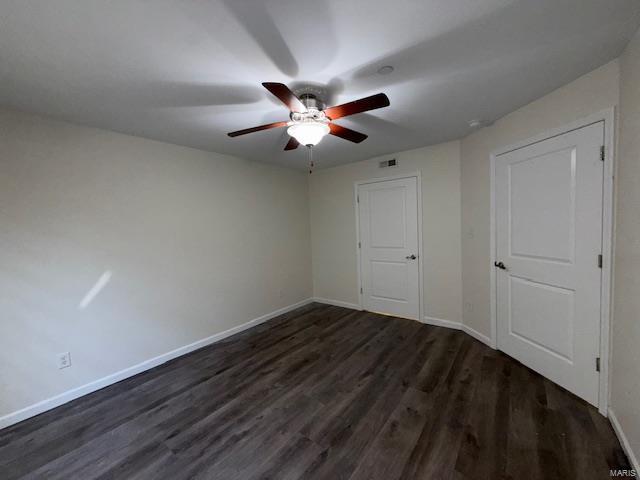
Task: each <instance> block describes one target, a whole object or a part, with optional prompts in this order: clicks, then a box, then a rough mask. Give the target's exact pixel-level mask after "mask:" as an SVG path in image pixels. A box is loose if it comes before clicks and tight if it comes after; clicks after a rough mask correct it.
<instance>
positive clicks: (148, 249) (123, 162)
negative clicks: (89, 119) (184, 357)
mask: <svg viewBox="0 0 640 480" xmlns="http://www.w3.org/2000/svg"><path fill="white" fill-rule="evenodd" d="M0 152H1V155H0V259H1V261H0V312H2V316H1V317H0V417H2V416H3V415H6V414H8V413H10V412H14V411H16V410H18V409H21V408H23V407H26V406H29V405H31V404H33V403H35V402H39V401H41V400H44V399H47V398H49V397H52V396H54V395H57V394H60V393H62V392H65V391H67V390H69V389H72V388H75V387H78V386H80V385H83V384H86V383H88V382H91V381H94V380H96V379H98V378H101V377H104V376H106V375H109V374H111V373H113V372H117V371H119V370H122V369H124V368H126V367H129V366H131V365H134V364H137V363H139V362H142V361H144V360H146V359H149V358H151V357H154V356H157V355H160V354H163V353H165V352H168V351H170V350H173V349H176V348H178V347H181V346H183V345H186V344H189V343H191V342H194V341H196V340H199V339H202V338H204V337H207V336H210V335H212V334H215V333H217V332H221V331H224V330H227V329H229V328H231V327H234V326H237V325H240V324H242V323H245V322H247V321H249V320H251V319H254V318H256V317H258V316H261V315H263V314H267V313H269V312H272V311H274V310H276V309H279V308H281V307H284V306H287V305H290V304H293V303H295V302H298V301H301V300H304V299H307V298H308V297H310V296H311V264H310V261H309V259H310V255H311V253H310V240H309V212H308V185H307V174H306V173H302V172H296V171H292V170H286V169H282V168H277V167H273V166H268V165H266V164H257V163H251V162H248V161H245V160H241V159H238V158H233V157H228V156H223V155H217V154H213V153H207V152H202V151H198V150H193V149H189V148H184V147H178V146H174V145H169V144H165V143H160V142H154V141H150V140H144V139H141V138H135V137H130V136H126V135H121V134H116V133H112V132H107V131H103V130H96V129H90V128H84V127H79V126H74V125H70V124H67V123H62V122H58V121H53V120H48V119H43V118H38V117H36V116H32V115H28V114H23V113H17V112H11V111H6V110H0ZM105 271H110V272H112V278H111V280H110V282H109V283H108V284H107V285H106V287H105V288H104V289H103V290H102V291H101V292H100V293H99V294H98V296H97V297H96V298H95V299H94V301H93V302H92V303H90V304H89V305H88V307H87V308H86V309H84V310H82V309H79V307H78V305H79V302H80V301H81V299H82V298H83V296H84V295H85V293H86V292H87V291H88V290H89V289H90V288H91V287H92V286H93V285H94V283H95V282H96V280H97V279H98V278H99V277H100V276H101V275H102V274H103V273H104V272H105ZM65 351H70V352H71V356H72V363H73V365H72V367H71V368H67V369H64V370H59V369H58V368H57V366H56V354H58V353H60V352H65Z"/></svg>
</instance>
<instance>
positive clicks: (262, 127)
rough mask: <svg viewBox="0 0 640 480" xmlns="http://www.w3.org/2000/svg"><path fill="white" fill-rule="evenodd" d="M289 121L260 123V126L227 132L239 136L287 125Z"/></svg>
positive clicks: (232, 135) (231, 135)
mask: <svg viewBox="0 0 640 480" xmlns="http://www.w3.org/2000/svg"><path fill="white" fill-rule="evenodd" d="M288 123H289V122H274V123H267V124H266V125H260V126H259V127H253V128H245V129H244V130H237V131H235V132H231V133H227V135H229V136H230V137H237V136H239V135H246V134H247V133H253V132H259V131H260V130H268V129H270V128H278V127H286V126H287V124H288Z"/></svg>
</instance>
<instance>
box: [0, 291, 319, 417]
mask: <svg viewBox="0 0 640 480" xmlns="http://www.w3.org/2000/svg"><path fill="white" fill-rule="evenodd" d="M312 301H314V299H311V298H308V299H306V300H302V301H301V302H297V303H294V304H293V305H288V306H286V307H283V308H280V309H278V310H276V311H274V312H270V313H267V314H265V315H262V316H260V317H258V318H254V319H253V320H250V321H248V322H246V323H243V324H242V325H238V326H237V327H233V328H230V329H229V330H225V331H224V332H220V333H216V334H215V335H211V336H210V337H207V338H203V339H201V340H198V341H196V342H193V343H190V344H189V345H185V346H183V347H180V348H176V349H175V350H171V351H170V352H167V353H163V354H162V355H158V356H157V357H153V358H150V359H149V360H145V361H144V362H141V363H138V364H137V365H133V366H131V367H129V368H125V369H124V370H120V371H119V372H115V373H112V374H111V375H107V376H106V377H102V378H100V379H98V380H95V381H93V382H90V383H87V384H85V385H82V386H80V387H77V388H74V389H72V390H67V391H66V392H64V393H61V394H59V395H56V396H55V397H51V398H48V399H46V400H42V401H41V402H38V403H34V404H33V405H29V406H28V407H25V408H22V409H20V410H17V411H15V412H11V413H9V414H7V415H4V416H2V417H0V429H2V428H6V427H8V426H10V425H13V424H15V423H18V422H21V421H23V420H26V419H27V418H30V417H34V416H36V415H39V414H40V413H43V412H46V411H47V410H51V409H52V408H55V407H58V406H60V405H63V404H65V403H67V402H70V401H71V400H75V399H76V398H79V397H82V396H83V395H87V394H89V393H92V392H95V391H96V390H100V389H101V388H104V387H108V386H109V385H112V384H114V383H117V382H120V381H122V380H124V379H126V378H129V377H132V376H134V375H137V374H138V373H142V372H144V371H146V370H149V369H151V368H153V367H157V366H158V365H161V364H163V363H166V362H168V361H169V360H173V359H174V358H177V357H180V356H182V355H186V354H187V353H190V352H193V351H194V350H198V349H199V348H202V347H206V346H207V345H211V344H212V343H215V342H218V341H220V340H222V339H224V338H227V337H230V336H231V335H234V334H236V333H240V332H242V331H244V330H247V329H248V328H251V327H254V326H256V325H259V324H261V323H264V322H266V321H267V320H271V319H272V318H274V317H277V316H278V315H282V314H284V313H287V312H290V311H291V310H295V309H296V308H299V307H302V306H304V305H308V304H309V303H311V302H312Z"/></svg>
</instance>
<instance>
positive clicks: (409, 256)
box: [405, 254, 418, 260]
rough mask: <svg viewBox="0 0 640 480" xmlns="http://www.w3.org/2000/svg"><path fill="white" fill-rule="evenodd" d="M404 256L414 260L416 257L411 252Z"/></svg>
mask: <svg viewBox="0 0 640 480" xmlns="http://www.w3.org/2000/svg"><path fill="white" fill-rule="evenodd" d="M405 258H406V259H407V260H415V259H416V258H418V257H416V256H415V255H414V254H411V255H407V256H406V257H405Z"/></svg>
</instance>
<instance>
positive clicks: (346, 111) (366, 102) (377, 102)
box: [324, 93, 390, 120]
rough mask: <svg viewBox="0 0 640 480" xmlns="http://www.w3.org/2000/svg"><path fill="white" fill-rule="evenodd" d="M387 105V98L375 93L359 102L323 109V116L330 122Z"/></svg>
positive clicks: (382, 94)
mask: <svg viewBox="0 0 640 480" xmlns="http://www.w3.org/2000/svg"><path fill="white" fill-rule="evenodd" d="M389 105H390V103H389V97H387V96H386V95H385V94H384V93H377V94H376V95H371V96H370V97H365V98H361V99H360V100H354V101H353V102H349V103H343V104H342V105H337V106H335V107H329V108H327V109H325V111H324V114H325V115H326V116H327V117H329V118H330V119H331V120H335V119H337V118H341V117H346V116H348V115H354V114H356V113H362V112H368V111H369V110H375V109H376V108H383V107H388V106H389Z"/></svg>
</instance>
